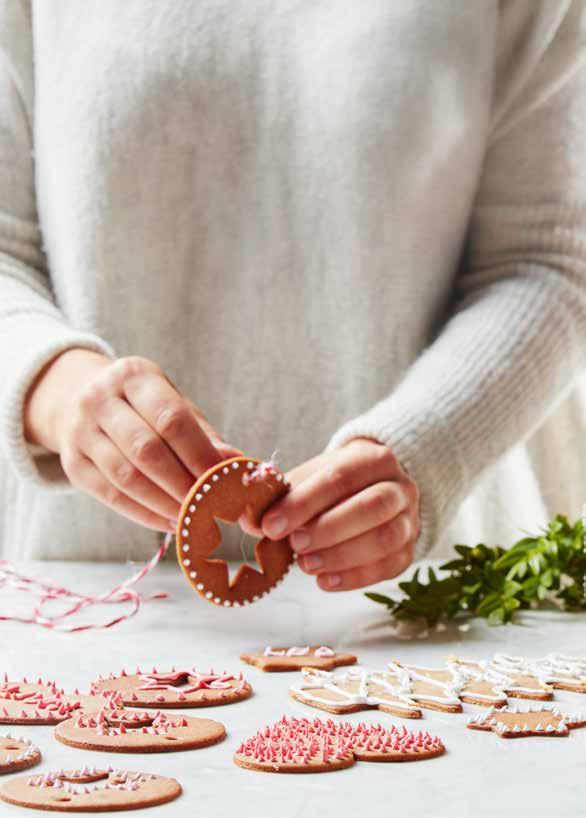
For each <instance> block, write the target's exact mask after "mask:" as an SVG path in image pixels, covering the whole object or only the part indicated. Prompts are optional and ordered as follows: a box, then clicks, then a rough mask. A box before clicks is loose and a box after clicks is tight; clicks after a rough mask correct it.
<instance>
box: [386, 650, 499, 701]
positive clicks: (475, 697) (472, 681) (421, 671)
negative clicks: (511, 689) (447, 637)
mask: <svg viewBox="0 0 586 818" xmlns="http://www.w3.org/2000/svg"><path fill="white" fill-rule="evenodd" d="M390 667H391V669H393V670H395V671H396V670H397V669H401V670H402V671H403V672H406V673H407V675H408V678H409V680H410V683H411V684H412V685H414V686H415V694H416V695H417V694H421V693H422V687H421V685H423V684H425V683H428V682H431V683H433V684H434V685H438V686H440V687H441V688H443V689H444V691H445V693H446V696H447V697H450V698H457V699H459V700H460V701H462V702H466V703H467V704H477V705H481V706H483V705H485V706H494V707H502V706H503V705H505V704H506V703H507V697H506V695H505V693H504V692H503V689H502V687H501V686H500V685H498V684H496V683H495V682H494V681H492V680H491V679H490V678H489V677H488V676H487V674H486V673H485V672H483V671H482V670H481V669H480V668H475V667H472V666H468V667H464V666H463V665H461V664H458V663H457V662H453V661H451V660H448V662H447V664H446V666H445V667H443V668H435V667H426V666H421V665H404V664H401V663H400V662H396V661H395V662H392V663H390ZM423 694H425V689H423ZM418 701H421V700H420V699H418ZM421 704H422V705H423V706H424V707H425V706H426V705H425V704H423V701H421Z"/></svg>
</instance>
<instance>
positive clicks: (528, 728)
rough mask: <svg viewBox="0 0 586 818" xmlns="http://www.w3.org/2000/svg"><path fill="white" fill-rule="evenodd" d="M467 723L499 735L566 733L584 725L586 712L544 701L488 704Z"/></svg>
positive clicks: (470, 727) (562, 734)
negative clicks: (524, 706) (565, 709)
mask: <svg viewBox="0 0 586 818" xmlns="http://www.w3.org/2000/svg"><path fill="white" fill-rule="evenodd" d="M466 726H467V727H468V728H469V729H470V730H484V731H492V732H493V733H496V734H497V736H500V737H501V738H524V737H527V736H552V737H556V736H568V735H569V732H570V730H573V729H576V728H578V727H585V726H586V714H584V713H567V714H563V713H561V712H560V711H559V710H558V709H557V708H555V707H546V706H543V705H542V706H540V705H536V706H535V707H530V708H529V709H526V710H521V709H517V708H516V707H503V708H500V709H497V708H491V710H489V711H488V713H483V714H482V715H478V716H473V717H472V718H471V719H469V720H468V724H467V725H466Z"/></svg>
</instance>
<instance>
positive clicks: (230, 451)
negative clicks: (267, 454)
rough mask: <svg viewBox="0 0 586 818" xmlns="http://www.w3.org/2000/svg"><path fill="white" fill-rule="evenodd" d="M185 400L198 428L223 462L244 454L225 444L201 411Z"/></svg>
mask: <svg viewBox="0 0 586 818" xmlns="http://www.w3.org/2000/svg"><path fill="white" fill-rule="evenodd" d="M185 400H186V403H187V405H188V406H189V408H190V409H191V412H192V414H193V416H194V418H195V419H196V421H197V422H198V424H199V426H200V427H201V429H203V431H204V432H205V434H206V435H207V437H208V438H209V440H210V442H211V443H212V445H213V447H214V449H216V451H217V452H218V453H219V454H220V455H221V456H222V459H223V460H228V458H230V457H240V456H242V455H243V454H244V452H243V451H242V449H237V448H236V447H235V446H232V445H231V444H230V443H227V442H226V440H225V439H224V438H223V437H222V435H221V434H220V433H219V432H218V431H217V429H215V428H214V427H213V426H212V424H211V423H210V422H209V420H208V419H207V418H206V416H205V415H204V414H203V413H202V411H201V409H198V407H197V406H196V405H195V404H194V403H193V402H192V401H190V400H188V399H185Z"/></svg>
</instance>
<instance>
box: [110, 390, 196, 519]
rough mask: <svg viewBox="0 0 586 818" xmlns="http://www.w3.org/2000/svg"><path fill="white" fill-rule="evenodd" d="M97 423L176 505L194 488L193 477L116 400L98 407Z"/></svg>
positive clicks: (134, 414) (128, 410) (121, 403)
mask: <svg viewBox="0 0 586 818" xmlns="http://www.w3.org/2000/svg"><path fill="white" fill-rule="evenodd" d="M96 420H97V422H98V424H99V426H100V428H101V429H102V431H103V432H105V433H106V435H108V437H109V438H111V440H112V441H113V442H114V443H115V444H116V446H117V447H118V449H119V450H120V451H121V452H122V454H123V455H124V456H125V457H126V458H127V459H128V460H129V461H130V462H131V463H132V465H133V466H136V468H137V469H138V470H139V471H141V472H142V473H143V474H144V475H146V476H147V477H148V478H150V479H151V480H152V481H153V483H155V484H156V485H157V486H159V487H160V488H162V489H163V491H165V492H167V494H170V495H171V497H174V498H175V499H176V500H177V501H178V502H179V503H181V502H183V498H184V497H185V495H186V494H187V492H188V491H189V489H190V488H191V486H192V485H193V475H192V474H190V473H189V472H188V471H187V469H186V468H185V466H184V465H183V464H182V463H180V462H179V460H178V459H177V458H176V457H175V455H174V454H173V452H172V451H171V450H170V449H169V447H168V446H167V444H166V443H165V441H164V440H162V438H160V437H159V435H158V434H156V432H154V431H153V429H152V428H151V427H150V426H149V425H148V424H147V423H146V422H145V421H144V420H143V419H142V418H141V417H140V415H139V414H138V413H137V412H135V411H134V409H133V408H132V407H131V406H129V405H128V403H126V401H125V400H122V399H121V398H118V397H113V398H109V399H108V400H106V401H104V402H103V403H102V404H100V406H99V408H98V411H97V414H96Z"/></svg>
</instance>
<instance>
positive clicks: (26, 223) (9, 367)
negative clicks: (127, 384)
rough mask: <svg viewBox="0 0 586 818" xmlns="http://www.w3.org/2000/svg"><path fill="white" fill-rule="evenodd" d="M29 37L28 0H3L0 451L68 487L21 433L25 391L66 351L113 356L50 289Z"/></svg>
mask: <svg viewBox="0 0 586 818" xmlns="http://www.w3.org/2000/svg"><path fill="white" fill-rule="evenodd" d="M31 41H32V34H31V11H30V5H29V2H27V0H0V349H1V350H2V351H1V354H0V449H1V451H2V454H3V456H4V457H5V458H6V459H7V460H8V461H9V462H10V464H11V465H12V466H13V467H14V469H16V471H17V472H18V473H19V474H20V476H22V477H24V478H28V479H30V480H33V481H36V482H37V483H41V484H43V485H45V486H55V487H60V488H65V487H67V485H68V484H67V481H66V478H65V475H64V473H63V471H62V469H61V467H60V463H59V458H58V457H57V456H56V455H52V454H50V453H48V452H44V450H42V449H41V448H40V447H33V446H29V445H27V442H26V440H25V438H24V429H23V403H24V398H25V395H26V392H27V390H28V388H29V387H30V385H31V384H32V383H33V381H34V379H35V377H36V376H37V375H38V373H39V372H40V371H41V369H42V368H43V366H44V365H45V364H46V363H48V362H49V361H50V360H51V359H52V358H54V357H55V356H56V355H58V354H59V353H60V352H63V351H64V350H66V349H69V348H72V347H84V348H87V349H91V350H96V351H99V352H102V353H104V354H106V355H110V356H112V355H113V354H114V353H113V351H112V350H111V348H110V347H109V346H108V344H107V343H105V342H104V341H103V340H101V339H100V338H98V337H96V336H95V335H93V334H91V333H87V332H82V331H80V330H78V329H76V328H75V327H74V326H72V325H71V324H68V323H67V321H66V320H65V317H64V316H63V314H62V312H61V311H60V310H59V308H58V306H57V304H56V299H55V296H54V293H53V291H52V288H51V282H50V277H49V274H48V272H47V266H46V259H45V256H44V253H43V248H42V240H41V231H40V228H39V224H38V220H37V211H36V203H35V184H34V158H33V56H32V42H31Z"/></svg>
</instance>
